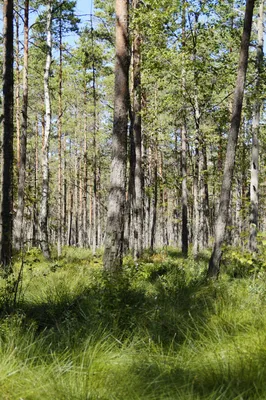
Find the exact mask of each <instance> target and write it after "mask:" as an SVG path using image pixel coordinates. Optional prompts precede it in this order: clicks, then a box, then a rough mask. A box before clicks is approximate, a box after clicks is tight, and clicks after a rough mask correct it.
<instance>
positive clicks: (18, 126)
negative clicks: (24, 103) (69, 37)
mask: <svg viewBox="0 0 266 400" xmlns="http://www.w3.org/2000/svg"><path fill="white" fill-rule="evenodd" d="M15 8H16V11H15V24H16V57H15V58H16V95H15V97H16V134H17V173H18V174H19V169H20V60H19V56H20V54H19V50H20V49H19V0H17V1H16V5H15ZM24 27H25V22H24ZM24 31H25V28H24ZM24 54H25V53H24ZM14 234H15V232H14ZM15 247H16V240H15Z"/></svg>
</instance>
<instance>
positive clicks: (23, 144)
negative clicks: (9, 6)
mask: <svg viewBox="0 0 266 400" xmlns="http://www.w3.org/2000/svg"><path fill="white" fill-rule="evenodd" d="M28 59H29V0H25V2H24V65H23V99H22V123H21V137H20V153H19V154H20V157H19V159H20V163H19V178H18V208H17V214H16V219H15V229H14V245H15V249H16V250H19V249H20V248H21V247H23V230H24V227H23V220H24V197H25V195H24V193H25V184H26V161H27V128H28Z"/></svg>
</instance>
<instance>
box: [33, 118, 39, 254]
mask: <svg viewBox="0 0 266 400" xmlns="http://www.w3.org/2000/svg"><path fill="white" fill-rule="evenodd" d="M38 139H39V130H38V117H36V131H35V168H34V203H33V229H32V246H33V247H35V246H37V235H38V205H37V204H38V170H39V162H38V161H39V160H38V143H39V140H38Z"/></svg>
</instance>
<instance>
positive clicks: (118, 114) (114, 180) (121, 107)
mask: <svg viewBox="0 0 266 400" xmlns="http://www.w3.org/2000/svg"><path fill="white" fill-rule="evenodd" d="M115 4H116V64H115V100H114V125H113V146H112V165H111V176H110V191H109V200H108V215H107V227H106V238H105V251H104V268H105V270H106V271H108V272H111V273H112V272H113V273H114V272H116V271H118V270H120V269H121V267H122V260H123V241H124V213H125V210H124V207H125V200H126V199H125V184H126V161H127V124H128V110H129V93H128V72H129V48H128V0H116V3H115Z"/></svg>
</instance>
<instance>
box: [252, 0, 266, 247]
mask: <svg viewBox="0 0 266 400" xmlns="http://www.w3.org/2000/svg"><path fill="white" fill-rule="evenodd" d="M263 21H264V0H261V2H260V9H259V18H258V43H257V60H256V63H257V79H256V84H255V92H256V98H255V105H254V111H253V121H252V154H251V179H250V203H251V210H250V236H249V249H250V251H252V252H255V251H257V230H258V208H259V196H258V195H259V193H258V188H259V125H260V111H261V105H262V101H261V73H262V69H263V43H264V40H263V34H264V32H263Z"/></svg>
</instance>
